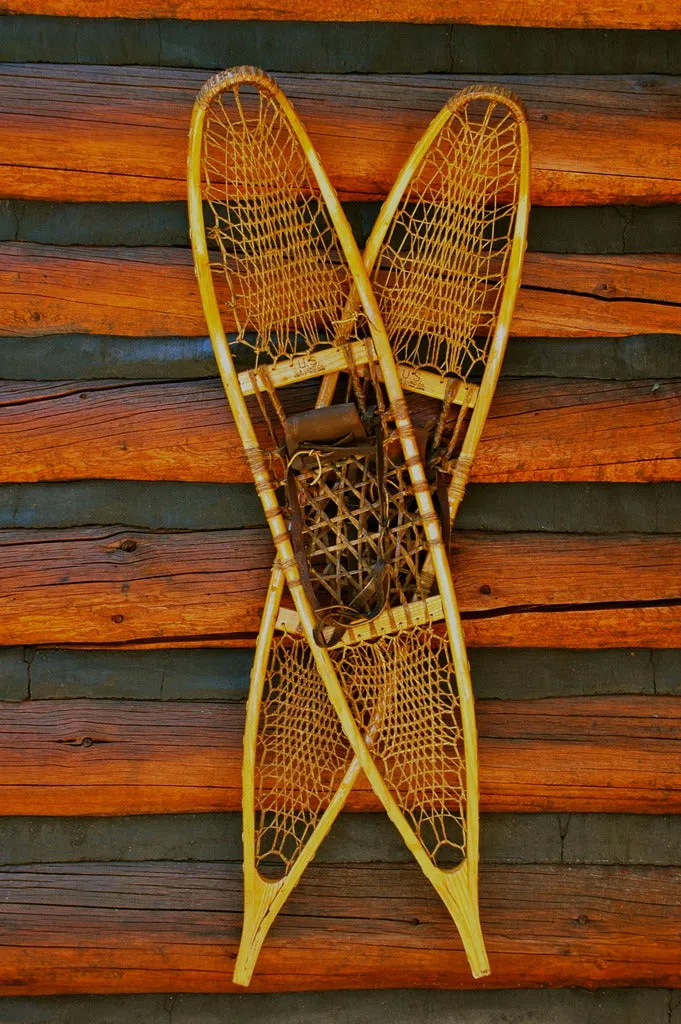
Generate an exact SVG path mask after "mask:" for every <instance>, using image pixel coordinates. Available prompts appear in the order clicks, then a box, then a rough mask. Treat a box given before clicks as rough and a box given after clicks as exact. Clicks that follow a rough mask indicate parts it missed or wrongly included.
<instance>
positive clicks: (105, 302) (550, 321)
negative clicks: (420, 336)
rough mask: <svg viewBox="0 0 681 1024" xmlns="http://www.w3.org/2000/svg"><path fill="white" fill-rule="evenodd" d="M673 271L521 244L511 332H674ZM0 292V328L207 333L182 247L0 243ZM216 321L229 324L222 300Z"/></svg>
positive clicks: (668, 266) (680, 326) (652, 258)
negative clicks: (526, 248) (526, 247)
mask: <svg viewBox="0 0 681 1024" xmlns="http://www.w3.org/2000/svg"><path fill="white" fill-rule="evenodd" d="M680 273H681V256H679V255H662V256H658V255H639V256H576V255H575V256H563V255H560V254H557V253H528V254H527V256H526V257H525V263H524V267H523V284H522V287H521V289H520V294H519V296H518V301H517V304H516V309H515V314H514V317H513V323H512V327H511V333H512V334H515V335H519V336H523V337H578V338H584V337H599V336H605V337H624V336H626V335H632V334H679V333H681V295H680V294H679V285H678V282H679V274H680ZM216 280H217V279H216ZM217 283H218V296H221V295H222V294H223V292H222V289H221V287H220V282H219V280H217ZM224 289H225V294H226V286H224ZM0 299H1V300H2V305H1V307H0V335H8V336H15V335H26V336H37V335H42V334H69V333H77V332H79V331H82V332H89V333H92V334H113V335H130V336H135V335H149V336H157V337H163V336H169V335H205V334H206V324H205V319H204V316H203V312H202V308H201V302H200V299H199V294H198V288H197V284H196V279H195V277H194V269H193V265H192V257H191V253H190V251H189V250H185V249H173V248H162V247H153V248H152V247H145V246H140V247H138V248H125V247H120V248H94V247H93V248H89V247H87V246H56V245H39V244H37V243H33V242H19V243H11V242H7V243H5V244H3V245H0ZM224 325H225V329H226V330H227V331H230V330H234V329H235V324H234V322H233V320H232V318H231V317H230V315H229V311H228V310H227V309H226V308H225V309H224Z"/></svg>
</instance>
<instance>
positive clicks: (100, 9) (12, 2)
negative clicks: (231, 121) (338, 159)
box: [4, 0, 681, 29]
mask: <svg viewBox="0 0 681 1024" xmlns="http://www.w3.org/2000/svg"><path fill="white" fill-rule="evenodd" d="M4 11H5V12H6V13H7V14H47V15H59V16H61V17H77V18H93V17H98V18H186V19H196V20H213V19H216V18H218V17H219V18H225V19H233V20H235V21H251V20H257V21H259V20H262V21H340V22H343V21H378V22H400V21H401V22H413V23H421V24H445V25H448V24H457V23H461V24H464V25H516V26H527V27H546V28H624V29H674V28H681V16H679V13H678V11H677V10H676V8H675V7H674V6H673V5H669V4H663V2H662V0H636V3H635V4H633V3H632V2H631V0H598V2H597V3H594V2H591V0H577V2H575V0H557V2H556V3H553V4H551V5H547V4H546V3H544V2H543V0H527V2H525V3H524V4H522V5H519V4H518V3H514V2H513V0H488V2H486V3H484V4H481V5H479V6H477V7H471V6H470V5H469V4H467V3H465V2H464V0H435V2H433V0H431V2H429V3H428V4H426V5H423V4H422V5H420V6H418V7H415V6H414V4H413V3H410V0H388V2H385V0H370V2H369V3H362V2H361V0H331V2H328V0H327V2H324V3H322V4H319V3H315V2H314V0H294V2H292V3H291V2H286V3H281V2H279V3H277V2H276V0H230V2H229V3H227V4H223V5H222V6H221V7H219V8H216V7H215V5H214V4H210V3H209V0H113V2H105V0H9V2H8V3H7V4H5V7H4Z"/></svg>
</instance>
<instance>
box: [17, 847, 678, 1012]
mask: <svg viewBox="0 0 681 1024" xmlns="http://www.w3.org/2000/svg"><path fill="white" fill-rule="evenodd" d="M680 881H681V872H680V871H679V869H678V868H671V867H667V868H665V867H657V868H652V867H629V868H626V867H619V866H617V867H594V866H585V867H565V866H561V865H523V866H514V867H510V866H505V865H494V866H487V867H484V868H483V869H482V872H481V879H480V911H481V918H482V927H483V932H484V934H485V939H486V944H487V950H488V953H489V959H490V964H491V968H492V973H491V975H490V976H489V977H488V978H484V979H482V980H481V981H477V982H476V981H474V980H473V979H472V977H471V974H470V970H469V969H468V966H467V964H466V961H465V957H464V954H463V951H462V948H461V944H460V940H459V938H458V935H457V933H456V929H455V927H454V925H453V923H452V920H451V918H450V917H449V915H448V913H447V911H446V910H445V908H444V906H443V904H442V903H441V901H440V900H439V898H438V896H437V895H436V894H435V892H434V891H433V890H432V888H431V887H430V886H429V884H428V882H427V881H426V880H425V878H424V877H423V875H422V874H421V872H420V871H419V869H418V868H417V867H416V866H415V865H414V866H412V865H396V864H381V863H379V864H358V865H347V866H344V865H337V864H334V865H319V866H317V865H314V864H312V865H311V866H310V868H309V869H308V871H307V872H306V874H305V876H304V877H303V880H302V881H301V883H300V884H299V886H298V887H297V888H296V890H295V891H294V893H293V894H292V896H291V897H290V898H289V900H288V902H287V903H286V905H285V906H284V908H283V910H282V911H281V913H280V915H279V917H278V919H277V921H275V923H274V925H273V927H272V931H271V932H270V934H269V936H268V939H267V941H266V943H265V945H264V948H263V951H262V954H261V956H260V960H259V961H258V966H257V968H256V972H255V975H254V978H253V983H252V986H251V990H252V991H256V992H257V991H302V990H320V989H343V988H357V989H369V988H394V987H398V988H421V987H423V988H450V989H454V988H483V987H486V988H516V987H535V986H538V987H546V986H550V987H554V988H558V987H580V988H603V987H607V986H634V985H645V986H649V987H650V986H657V987H665V988H667V987H679V986H681V974H680V972H679V957H678V935H679V930H680V929H681V895H680V892H681V886H680V884H679V883H680ZM242 885H243V879H242V873H241V866H240V865H235V864H229V863H196V862H190V863H163V862H146V863H132V864H128V863H120V862H119V863H114V864H87V863H85V864H79V865H64V864H46V865H41V866H39V867H37V866H31V867H17V868H6V869H4V870H3V871H1V872H0V903H1V904H2V919H3V943H2V945H1V946H0V994H2V995H13V996H18V995H45V994H52V993H76V992H87V993H108V992H226V991H231V990H233V986H232V982H231V974H232V970H233V967H234V958H235V956H236V945H237V942H238V936H239V929H240V925H241V903H242V895H241V890H242Z"/></svg>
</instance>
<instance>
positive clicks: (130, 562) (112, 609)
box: [0, 527, 681, 648]
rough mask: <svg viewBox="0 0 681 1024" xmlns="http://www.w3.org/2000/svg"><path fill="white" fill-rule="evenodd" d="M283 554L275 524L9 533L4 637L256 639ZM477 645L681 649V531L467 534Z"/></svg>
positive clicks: (126, 642) (151, 642)
mask: <svg viewBox="0 0 681 1024" xmlns="http://www.w3.org/2000/svg"><path fill="white" fill-rule="evenodd" d="M272 558H273V550H272V545H271V541H270V537H269V533H268V532H267V531H266V530H264V529H252V530H227V531H219V530H206V531H202V532H189V531H187V532H179V533H161V532H158V533H150V532H145V531H141V530H126V529H124V528H122V527H121V528H119V527H111V528H104V527H83V528H80V529H78V528H72V529H68V530H3V531H0V599H3V608H4V615H3V617H2V619H1V620H0V644H4V645H13V644H47V645H60V646H62V645H84V646H128V647H130V646H135V647H166V646H171V645H179V646H192V645H193V646H206V645H210V644H214V645H217V646H226V647H233V646H240V645H244V646H250V645H251V644H252V643H253V641H254V634H255V632H256V630H257V625H258V622H259V620H260V615H261V612H262V607H263V601H264V595H265V590H266V586H267V582H268V579H269V573H270V567H271V564H272ZM452 572H453V576H454V580H455V585H456V589H457V593H458V598H459V603H460V606H461V609H462V612H463V615H464V618H465V620H466V621H465V632H466V637H467V639H468V642H469V643H470V644H472V645H475V646H482V647H492V646H502V647H585V648H589V647H670V648H674V647H681V583H680V581H681V538H680V537H679V536H678V535H652V536H651V535H639V534H634V535H624V534H616V535H608V536H580V535H575V534H534V533H515V534H514V533H509V534H494V533H465V532H461V533H457V534H456V537H455V545H454V548H453V554H452Z"/></svg>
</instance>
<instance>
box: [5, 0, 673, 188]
mask: <svg viewBox="0 0 681 1024" xmlns="http://www.w3.org/2000/svg"><path fill="white" fill-rule="evenodd" d="M19 2H20V0H19ZM27 2H28V3H35V2H36V0H27ZM54 2H55V3H59V2H60V0H54ZM64 2H66V3H69V2H72V0H64ZM120 2H122V3H123V4H124V5H126V4H127V2H128V0H120ZM152 2H153V0H152ZM404 2H405V3H406V0H404ZM533 2H536V3H539V0H533ZM562 2H563V3H565V4H566V6H568V5H569V6H573V7H574V4H572V3H571V0H562ZM611 2H612V0H611ZM621 2H622V3H623V4H625V3H626V5H627V10H629V11H631V7H632V5H631V4H630V3H629V2H628V0H621ZM642 2H643V0H639V2H638V3H637V5H636V8H637V10H638V9H640V8H641V6H642ZM649 2H654V3H655V6H656V7H657V6H659V3H660V0H649ZM187 3H189V0H187ZM16 4H17V0H14V6H16ZM583 4H584V6H585V7H586V6H587V0H583ZM189 6H190V7H191V10H192V11H193V10H200V7H199V6H196V5H195V4H194V0H191V4H190V5H189ZM114 7H115V5H114ZM324 7H325V5H324V4H322V5H317V11H319V10H320V9H323V8H324ZM542 7H543V8H544V9H549V5H543V3H542ZM410 9H411V10H412V11H413V10H414V9H415V8H414V5H413V4H412V5H411V6H410ZM479 9H484V7H483V6H482V5H479ZM522 9H523V10H525V9H527V4H524V5H523V7H522ZM474 10H475V8H474V7H472V6H470V5H468V6H467V7H466V13H467V17H466V21H469V20H470V17H469V16H470V15H472V14H473V12H474ZM87 11H88V16H89V17H91V16H92V4H91V2H90V0H88V2H87ZM210 12H211V17H213V16H214V15H215V6H214V5H212V6H210ZM105 14H106V15H110V14H111V8H110V6H109V5H107V8H106V12H105ZM664 15H665V17H664V18H663V19H662V21H661V22H660V23H658V24H657V25H656V27H657V28H661V27H662V24H663V22H664V20H667V21H669V20H670V18H671V19H672V20H674V19H675V20H676V21H677V22H679V25H680V26H681V16H680V15H679V13H678V11H677V10H676V7H675V5H674V4H668V5H667V6H666V8H665V12H664ZM189 16H191V15H189ZM332 20H333V19H332ZM369 20H373V19H369ZM448 20H451V19H448ZM207 75H208V72H205V71H189V70H175V69H167V68H140V67H137V68H135V67H128V68H125V67H121V68H115V67H83V66H74V65H69V66H66V65H45V64H5V65H3V67H2V68H0V195H3V196H6V197H13V198H31V199H53V200H70V201H76V200H102V201H113V200H129V201H138V200H139V201H152V200H165V199H184V197H185V194H186V186H185V161H186V148H187V131H188V128H189V118H190V113H191V106H192V103H193V100H194V96H195V95H196V93H197V91H198V89H199V88H200V86H201V85H202V84H203V81H204V80H205V78H206V77H207ZM277 78H278V81H279V83H280V85H281V86H282V88H283V89H284V92H286V93H287V94H288V95H289V96H290V97H291V99H292V100H293V102H294V104H295V106H296V109H297V110H298V112H299V113H300V115H301V117H302V119H303V122H304V124H305V125H306V127H307V129H308V131H309V132H310V136H311V139H312V142H313V144H314V146H315V147H316V148H317V149H318V151H319V154H320V156H321V158H322V161H323V162H324V164H325V166H326V169H327V171H328V173H329V176H330V178H331V181H332V182H333V184H334V185H335V187H336V188H337V189H338V191H339V192H340V195H341V197H342V198H344V199H350V198H352V199H381V198H384V197H385V195H386V194H387V191H388V189H389V188H390V186H391V185H392V183H393V181H394V179H395V176H396V174H397V172H398V170H399V169H400V167H401V166H402V164H403V163H404V161H405V159H406V157H407V155H408V154H409V152H410V150H411V148H412V146H413V145H414V143H415V142H416V140H417V139H418V138H419V136H420V135H421V133H422V132H423V130H424V128H425V127H426V125H427V123H428V122H429V120H430V118H431V117H432V116H433V115H434V114H435V112H436V111H437V110H439V109H440V107H442V105H443V104H444V103H445V101H446V100H447V98H448V97H449V95H451V93H452V92H454V91H456V90H457V89H459V88H461V87H463V86H465V85H468V84H470V83H471V82H473V81H484V80H485V76H484V75H480V76H477V77H476V78H475V79H472V78H470V77H468V76H461V75H428V76H417V75H370V76H366V75H319V74H318V75H300V74H298V75H287V74H280V75H278V76H277ZM487 80H489V81H495V82H496V81H498V82H500V83H501V84H504V85H506V86H507V87H508V88H510V89H512V90H514V91H515V92H517V93H518V94H519V95H520V97H521V99H522V100H523V101H524V102H525V103H526V105H527V108H528V115H529V122H530V134H531V138H532V150H533V155H532V165H533V171H532V199H533V202H534V203H536V204H538V205H549V206H553V205H558V206H573V205H590V204H592V203H595V204H602V203H610V204H613V203H641V204H643V205H648V204H652V203H662V202H679V201H680V200H681V151H680V149H679V145H678V121H679V117H680V116H681V79H679V78H676V77H671V76H659V75H649V76H635V77H631V76H623V75H611V76H569V75H551V76H536V75H535V76H520V75H515V76H499V77H498V78H497V77H495V78H494V79H491V78H489V79H487ZM349 154H352V159H348V155H349Z"/></svg>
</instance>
